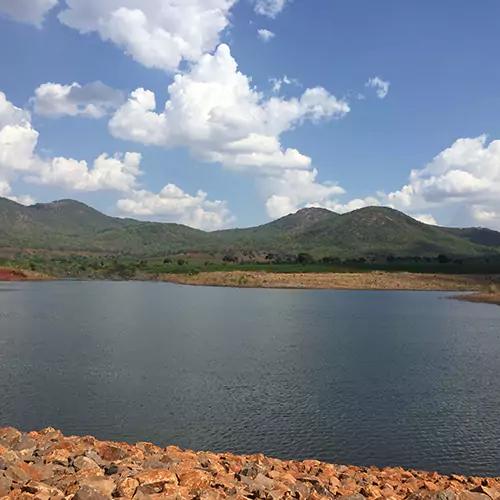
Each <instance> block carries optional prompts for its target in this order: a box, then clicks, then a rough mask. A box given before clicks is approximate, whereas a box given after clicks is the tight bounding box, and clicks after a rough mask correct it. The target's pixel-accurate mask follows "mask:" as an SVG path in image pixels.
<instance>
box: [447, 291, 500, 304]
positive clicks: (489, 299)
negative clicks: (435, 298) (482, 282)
mask: <svg viewBox="0 0 500 500" xmlns="http://www.w3.org/2000/svg"><path fill="white" fill-rule="evenodd" d="M454 298H455V299H458V300H465V301H466V302H480V303H483V304H496V305H497V306H500V293H474V294H471V295H460V296H458V297H454Z"/></svg>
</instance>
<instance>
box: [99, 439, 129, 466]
mask: <svg viewBox="0 0 500 500" xmlns="http://www.w3.org/2000/svg"><path fill="white" fill-rule="evenodd" d="M98 453H99V456H100V457H101V458H102V459H103V460H105V461H107V462H116V461H117V460H122V459H123V458H125V456H126V454H125V452H124V451H123V450H122V449H121V448H119V447H118V446H116V445H113V444H109V443H102V444H101V445H100V446H99V448H98Z"/></svg>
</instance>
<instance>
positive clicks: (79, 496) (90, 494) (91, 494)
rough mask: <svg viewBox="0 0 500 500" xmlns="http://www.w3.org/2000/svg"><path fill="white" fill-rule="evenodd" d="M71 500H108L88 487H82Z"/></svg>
mask: <svg viewBox="0 0 500 500" xmlns="http://www.w3.org/2000/svg"><path fill="white" fill-rule="evenodd" d="M73 500H108V497H107V496H106V495H103V494H102V493H100V492H99V491H96V490H94V489H92V488H90V487H89V486H82V487H81V488H80V489H79V490H78V491H77V492H76V493H75V496H74V497H73Z"/></svg>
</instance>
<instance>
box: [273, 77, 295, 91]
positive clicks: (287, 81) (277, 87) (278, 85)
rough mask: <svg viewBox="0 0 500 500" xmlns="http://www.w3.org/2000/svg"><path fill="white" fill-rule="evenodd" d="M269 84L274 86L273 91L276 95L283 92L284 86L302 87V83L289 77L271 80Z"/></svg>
mask: <svg viewBox="0 0 500 500" xmlns="http://www.w3.org/2000/svg"><path fill="white" fill-rule="evenodd" d="M269 83H271V84H272V86H273V88H272V91H273V92H274V93H275V94H278V93H279V92H281V89H282V87H283V85H296V86H297V87H300V86H301V85H300V82H299V81H298V80H297V79H295V78H288V76H286V75H285V76H284V77H283V78H270V79H269Z"/></svg>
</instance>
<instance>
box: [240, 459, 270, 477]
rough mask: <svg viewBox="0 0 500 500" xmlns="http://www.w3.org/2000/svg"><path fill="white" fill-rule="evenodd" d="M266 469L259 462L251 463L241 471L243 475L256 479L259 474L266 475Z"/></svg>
mask: <svg viewBox="0 0 500 500" xmlns="http://www.w3.org/2000/svg"><path fill="white" fill-rule="evenodd" d="M265 473H266V468H265V467H264V466H263V465H262V464H259V463H258V462H249V463H247V464H245V465H244V466H243V468H242V469H241V475H242V476H247V477H251V478H252V479H255V478H256V477H257V475H258V474H265Z"/></svg>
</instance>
